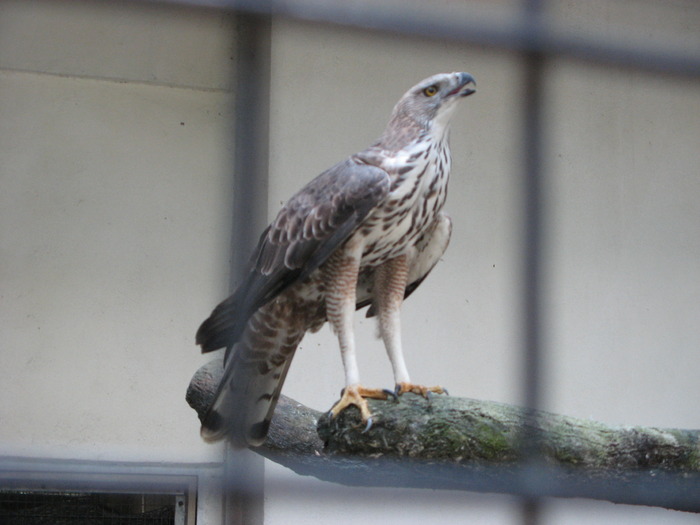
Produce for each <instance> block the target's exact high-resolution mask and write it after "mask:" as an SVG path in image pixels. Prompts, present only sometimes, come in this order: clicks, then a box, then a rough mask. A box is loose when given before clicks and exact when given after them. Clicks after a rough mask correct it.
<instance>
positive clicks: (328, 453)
mask: <svg viewBox="0 0 700 525" xmlns="http://www.w3.org/2000/svg"><path fill="white" fill-rule="evenodd" d="M221 373H222V365H221V360H214V361H212V362H210V363H208V364H207V365H205V366H203V367H202V368H200V370H199V371H197V373H196V374H195V375H194V377H193V378H192V382H191V383H190V387H189V389H188V391H187V401H188V403H189V404H190V406H192V408H194V409H195V410H196V411H197V413H198V414H199V415H200V417H201V416H202V415H203V413H204V412H205V411H206V408H207V407H208V406H209V403H210V402H211V398H212V396H213V393H214V391H215V390H216V386H217V385H218V382H219V380H220V378H221ZM370 408H371V410H372V413H373V414H374V416H375V418H374V424H373V425H372V427H371V428H370V429H369V430H368V431H366V432H365V431H364V427H365V425H364V424H362V422H361V421H360V417H359V412H358V411H357V410H355V409H354V408H350V409H348V410H346V411H344V412H343V413H341V414H340V415H339V416H338V417H337V418H336V419H334V420H331V419H330V418H329V417H328V416H327V415H325V414H324V413H321V412H318V411H316V410H313V409H310V408H308V407H306V406H304V405H301V404H300V403H297V402H295V401H294V400H291V399H289V398H286V397H284V396H282V398H281V399H280V402H279V404H278V406H277V409H276V411H275V417H274V418H273V421H272V426H271V428H270V433H269V435H268V438H267V441H266V442H265V443H264V445H263V446H261V447H258V448H256V449H253V450H255V451H256V452H258V453H260V454H262V455H263V456H265V457H267V458H269V459H270V460H272V461H275V462H277V463H280V464H282V465H285V466H287V467H289V468H291V469H292V470H294V471H296V472H298V473H299V474H303V475H310V476H315V477H317V478H319V479H323V480H327V481H333V482H336V483H343V484H348V485H362V486H394V487H424V488H431V489H453V490H454V489H463V490H471V491H483V492H503V493H509V494H520V495H540V496H565V497H589V498H595V499H604V500H608V501H613V502H617V503H629V504H639V505H651V506H661V507H666V508H671V509H677V510H685V511H690V512H700V431H698V430H681V429H660V428H649V427H613V426H608V425H604V424H602V423H598V422H595V421H589V420H581V419H576V418H572V417H567V416H561V415H556V414H551V413H547V412H540V411H530V410H525V409H522V408H519V407H515V406H511V405H505V404H501V403H494V402H488V401H477V400H472V399H464V398H456V397H447V396H433V397H431V398H430V399H424V398H422V397H420V396H416V395H413V394H406V395H404V396H402V397H401V398H400V400H399V401H398V402H395V401H392V400H389V401H374V400H370Z"/></svg>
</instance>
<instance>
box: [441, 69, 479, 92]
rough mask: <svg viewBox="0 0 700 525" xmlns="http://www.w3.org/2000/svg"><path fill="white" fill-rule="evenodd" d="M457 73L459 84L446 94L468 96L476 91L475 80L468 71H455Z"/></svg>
mask: <svg viewBox="0 0 700 525" xmlns="http://www.w3.org/2000/svg"><path fill="white" fill-rule="evenodd" d="M457 74H458V75H459V85H458V86H457V87H456V88H455V89H454V90H452V91H451V92H450V93H449V95H448V96H452V95H458V96H460V97H468V96H469V95H473V94H474V93H476V80H474V77H473V76H471V75H470V74H469V73H457Z"/></svg>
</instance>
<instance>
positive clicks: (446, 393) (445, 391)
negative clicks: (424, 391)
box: [442, 387, 450, 396]
mask: <svg viewBox="0 0 700 525" xmlns="http://www.w3.org/2000/svg"><path fill="white" fill-rule="evenodd" d="M442 393H443V394H445V395H446V396H449V395H450V393H449V392H448V391H447V389H446V388H444V387H443V389H442Z"/></svg>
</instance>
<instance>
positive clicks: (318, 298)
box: [197, 73, 475, 446]
mask: <svg viewBox="0 0 700 525" xmlns="http://www.w3.org/2000/svg"><path fill="white" fill-rule="evenodd" d="M474 85H475V83H474V79H473V78H472V77H471V76H470V75H468V74H467V73H449V74H439V75H434V76H432V77H430V78H428V79H425V80H423V81H422V82H420V83H418V84H417V85H415V86H414V87H412V88H411V89H410V90H408V91H407V92H406V94H404V96H403V97H402V98H401V99H400V100H399V102H398V103H397V104H396V106H395V107H394V110H393V112H392V115H391V118H390V120H389V123H388V125H387V127H386V129H385V131H384V133H383V134H382V136H381V137H380V138H379V140H378V141H377V142H376V143H375V144H373V145H372V146H370V147H369V148H367V149H366V150H364V151H361V152H359V153H356V154H354V155H351V156H350V157H349V158H347V159H345V160H344V161H342V162H340V163H338V164H336V165H335V166H333V167H331V168H330V169H328V170H327V171H325V172H323V173H322V174H321V175H319V176H318V177H316V178H315V179H313V180H312V181H311V182H309V183H308V184H307V185H306V186H304V187H303V188H302V189H301V190H300V191H299V192H297V193H296V194H295V195H294V196H293V197H292V198H291V199H289V201H287V203H286V204H285V205H284V207H283V208H282V209H281V210H280V212H279V214H278V215H277V217H276V219H275V220H274V221H273V222H272V224H270V226H268V228H267V229H266V230H265V231H264V232H263V233H262V235H261V237H260V241H259V243H258V246H257V248H256V250H255V252H254V254H253V257H252V258H251V262H250V268H249V272H248V274H247V277H246V278H245V279H244V281H243V282H242V284H241V285H240V286H239V287H238V289H237V290H236V291H235V292H234V294H233V295H232V296H231V297H229V298H228V299H226V300H225V301H224V302H222V303H221V304H220V305H218V306H217V307H216V308H215V309H214V311H213V312H212V314H211V316H210V317H209V318H208V319H207V320H206V321H204V323H203V324H202V325H201V327H200V328H199V330H198V332H197V344H199V345H201V347H202V351H203V352H209V351H212V350H216V349H218V348H224V347H225V348H226V359H225V363H226V364H225V370H224V376H223V379H222V381H221V384H220V385H219V388H218V390H217V393H216V397H215V400H214V402H213V404H212V406H211V408H210V409H209V412H208V414H207V415H206V416H205V418H204V421H203V424H202V435H203V437H204V438H205V439H207V440H210V441H213V440H217V439H221V438H224V437H229V438H230V439H231V440H232V441H233V442H234V443H235V444H238V445H242V446H244V445H258V444H260V443H262V441H263V440H264V439H265V435H266V433H267V429H268V426H269V423H270V419H271V417H272V412H273V411H274V408H275V404H276V402H277V399H278V397H279V394H280V391H281V388H282V384H283V383H284V379H285V376H286V374H287V370H288V369H289V365H290V363H291V361H292V357H293V356H294V352H295V351H296V348H297V346H298V344H299V342H300V341H301V339H302V338H303V336H304V334H305V333H306V332H307V331H309V330H310V331H316V330H318V329H319V328H320V327H321V326H322V325H323V324H324V323H325V322H326V321H329V322H330V324H331V326H332V328H333V330H334V331H335V333H336V334H337V336H338V341H339V344H340V349H341V355H342V358H343V365H344V367H345V378H346V385H345V390H344V395H343V398H342V399H341V401H339V402H338V404H336V405H335V407H334V408H333V414H337V413H338V412H339V411H340V410H342V409H343V408H344V407H345V406H347V405H349V404H355V405H358V406H359V407H360V409H361V411H362V414H363V417H364V418H365V419H367V418H369V416H370V414H369V411H368V409H367V405H366V402H365V401H364V399H363V397H367V396H372V395H381V391H380V390H367V389H364V388H363V387H361V386H360V381H359V372H358V369H357V364H356V360H355V346H354V345H355V343H354V337H353V332H352V317H353V313H354V311H355V310H356V309H359V308H362V307H364V306H368V305H370V308H369V310H368V314H367V315H368V316H373V315H375V314H376V316H377V318H378V322H379V329H380V330H379V331H380V334H381V337H382V339H383V341H384V344H385V346H386V349H387V353H388V355H389V358H390V360H391V363H392V366H393V370H394V379H395V383H396V384H397V385H400V389H399V391H400V392H403V391H418V392H422V393H425V391H426V390H425V387H417V386H415V385H412V384H411V382H410V379H409V375H408V372H407V370H406V365H405V363H404V360H403V353H402V349H401V339H400V322H399V308H400V305H401V302H402V301H403V300H404V299H405V297H407V296H408V295H410V294H411V293H412V292H413V290H415V288H416V287H417V286H418V285H419V284H420V283H421V282H422V281H423V279H425V277H426V276H427V274H428V273H429V272H430V270H431V269H432V268H433V266H434V265H435V264H436V263H437V261H438V259H439V258H440V257H441V256H442V254H443V252H444V251H445V249H446V247H447V244H448V242H449V237H450V230H451V223H450V220H449V218H448V217H447V216H445V215H444V214H443V213H442V212H441V210H442V207H443V205H444V202H445V198H446V195H447V179H448V176H449V172H450V163H451V160H450V152H449V145H448V136H447V135H448V127H449V120H450V118H451V116H452V114H453V112H454V109H455V106H456V103H457V101H458V100H459V99H461V98H462V97H465V96H467V95H469V94H471V93H473V92H474ZM435 390H436V391H440V389H439V388H437V389H435Z"/></svg>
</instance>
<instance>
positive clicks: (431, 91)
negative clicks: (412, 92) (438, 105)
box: [423, 86, 438, 97]
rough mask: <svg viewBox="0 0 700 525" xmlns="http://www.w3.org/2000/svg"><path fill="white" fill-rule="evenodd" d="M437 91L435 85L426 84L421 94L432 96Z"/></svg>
mask: <svg viewBox="0 0 700 525" xmlns="http://www.w3.org/2000/svg"><path fill="white" fill-rule="evenodd" d="M437 92H438V88H437V86H428V87H427V88H425V89H424V90H423V94H424V95H425V96H426V97H433V96H435V95H437Z"/></svg>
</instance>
